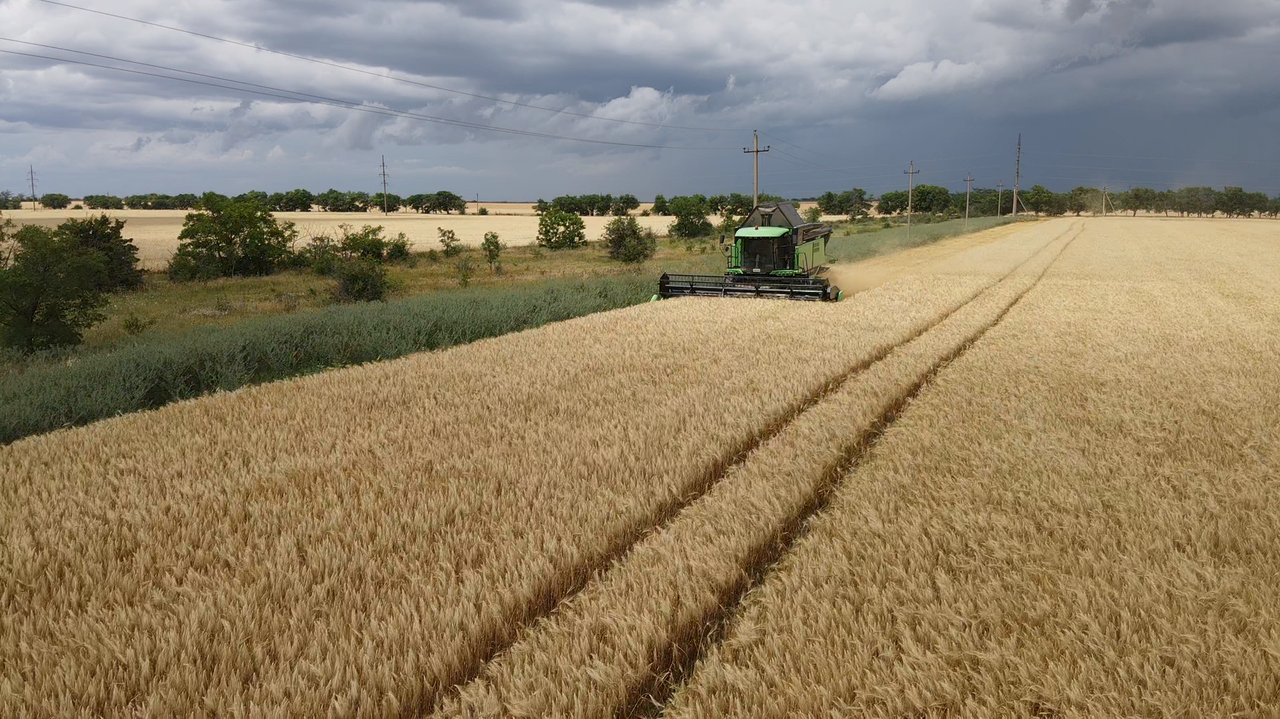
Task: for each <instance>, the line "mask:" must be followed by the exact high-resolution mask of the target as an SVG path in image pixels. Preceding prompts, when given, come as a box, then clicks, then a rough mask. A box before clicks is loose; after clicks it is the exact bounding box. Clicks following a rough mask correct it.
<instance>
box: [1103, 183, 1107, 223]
mask: <svg viewBox="0 0 1280 719" xmlns="http://www.w3.org/2000/svg"><path fill="white" fill-rule="evenodd" d="M1102 216H1103V217H1106V216H1107V186H1106V185H1103V186H1102Z"/></svg>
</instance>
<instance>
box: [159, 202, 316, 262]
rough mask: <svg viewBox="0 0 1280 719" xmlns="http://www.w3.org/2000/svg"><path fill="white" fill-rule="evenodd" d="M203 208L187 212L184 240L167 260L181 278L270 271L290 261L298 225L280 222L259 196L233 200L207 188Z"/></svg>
mask: <svg viewBox="0 0 1280 719" xmlns="http://www.w3.org/2000/svg"><path fill="white" fill-rule="evenodd" d="M200 205H201V207H202V208H203V209H202V210H201V211H198V212H192V213H190V214H188V215H187V217H186V220H185V221H184V222H183V224H182V232H181V233H180V234H179V235H178V239H179V240H181V244H179V245H178V251H177V252H176V253H175V254H174V256H173V259H172V260H170V261H169V276H170V277H171V278H172V279H173V280H175V281H178V282H182V281H189V280H208V279H213V278H215V277H235V276H254V275H269V274H272V273H274V272H275V271H276V270H278V269H281V268H283V267H285V266H286V265H288V263H289V262H290V260H291V255H292V254H293V251H292V245H293V241H294V240H295V239H296V238H297V231H296V230H295V229H294V226H293V223H292V222H284V223H280V222H276V220H275V218H274V217H272V215H271V213H270V212H269V211H267V209H266V207H264V206H263V205H262V204H261V203H259V202H257V201H255V200H251V199H250V200H243V201H236V200H230V199H227V198H225V197H222V196H220V195H215V194H214V193H206V194H205V195H204V197H202V198H201V200H200Z"/></svg>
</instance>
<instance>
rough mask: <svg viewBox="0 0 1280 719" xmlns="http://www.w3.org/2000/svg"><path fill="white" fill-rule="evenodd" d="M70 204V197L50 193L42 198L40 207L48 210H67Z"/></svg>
mask: <svg viewBox="0 0 1280 719" xmlns="http://www.w3.org/2000/svg"><path fill="white" fill-rule="evenodd" d="M70 204H71V198H70V197H67V196H66V195H63V194H60V193H57V192H50V193H48V194H46V195H41V196H40V206H41V207H44V208H45V209H46V210H65V209H67V206H68V205H70Z"/></svg>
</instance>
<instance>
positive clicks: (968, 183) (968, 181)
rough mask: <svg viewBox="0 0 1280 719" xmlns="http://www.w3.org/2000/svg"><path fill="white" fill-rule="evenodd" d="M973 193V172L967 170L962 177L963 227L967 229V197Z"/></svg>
mask: <svg viewBox="0 0 1280 719" xmlns="http://www.w3.org/2000/svg"><path fill="white" fill-rule="evenodd" d="M972 194H973V173H972V172H967V173H965V177H964V229H965V231H966V232H968V230H969V197H970V195H972Z"/></svg>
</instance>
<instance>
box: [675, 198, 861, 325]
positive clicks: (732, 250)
mask: <svg viewBox="0 0 1280 719" xmlns="http://www.w3.org/2000/svg"><path fill="white" fill-rule="evenodd" d="M830 237H831V227H830V226H828V225H823V224H820V223H816V222H808V223H806V222H805V221H804V220H802V219H801V218H800V215H799V213H797V212H796V209H795V207H793V206H792V205H791V203H789V202H781V203H778V204H776V205H761V206H759V207H757V208H755V209H754V210H752V211H751V214H750V215H748V216H747V219H745V220H743V222H742V225H740V226H739V227H738V229H737V231H736V232H734V234H733V244H732V245H726V246H725V254H726V255H727V257H728V260H729V262H728V264H729V267H728V269H727V270H725V273H724V274H723V275H677V274H667V273H664V274H663V275H662V277H661V278H660V279H659V280H658V294H657V297H660V298H663V299H666V298H668V297H685V296H689V295H697V296H702V297H781V298H785V299H792V300H826V301H831V302H834V301H837V300H839V299H840V298H841V297H843V296H844V295H843V293H842V292H841V291H840V288H838V287H836V286H835V285H832V284H831V283H830V282H828V281H827V280H826V279H825V278H823V277H819V276H818V275H819V274H820V273H821V272H823V271H824V270H826V269H827V267H826V265H827V240H828V239H829V238H830ZM720 244H721V245H725V238H724V236H723V235H722V236H721V237H720Z"/></svg>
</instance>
